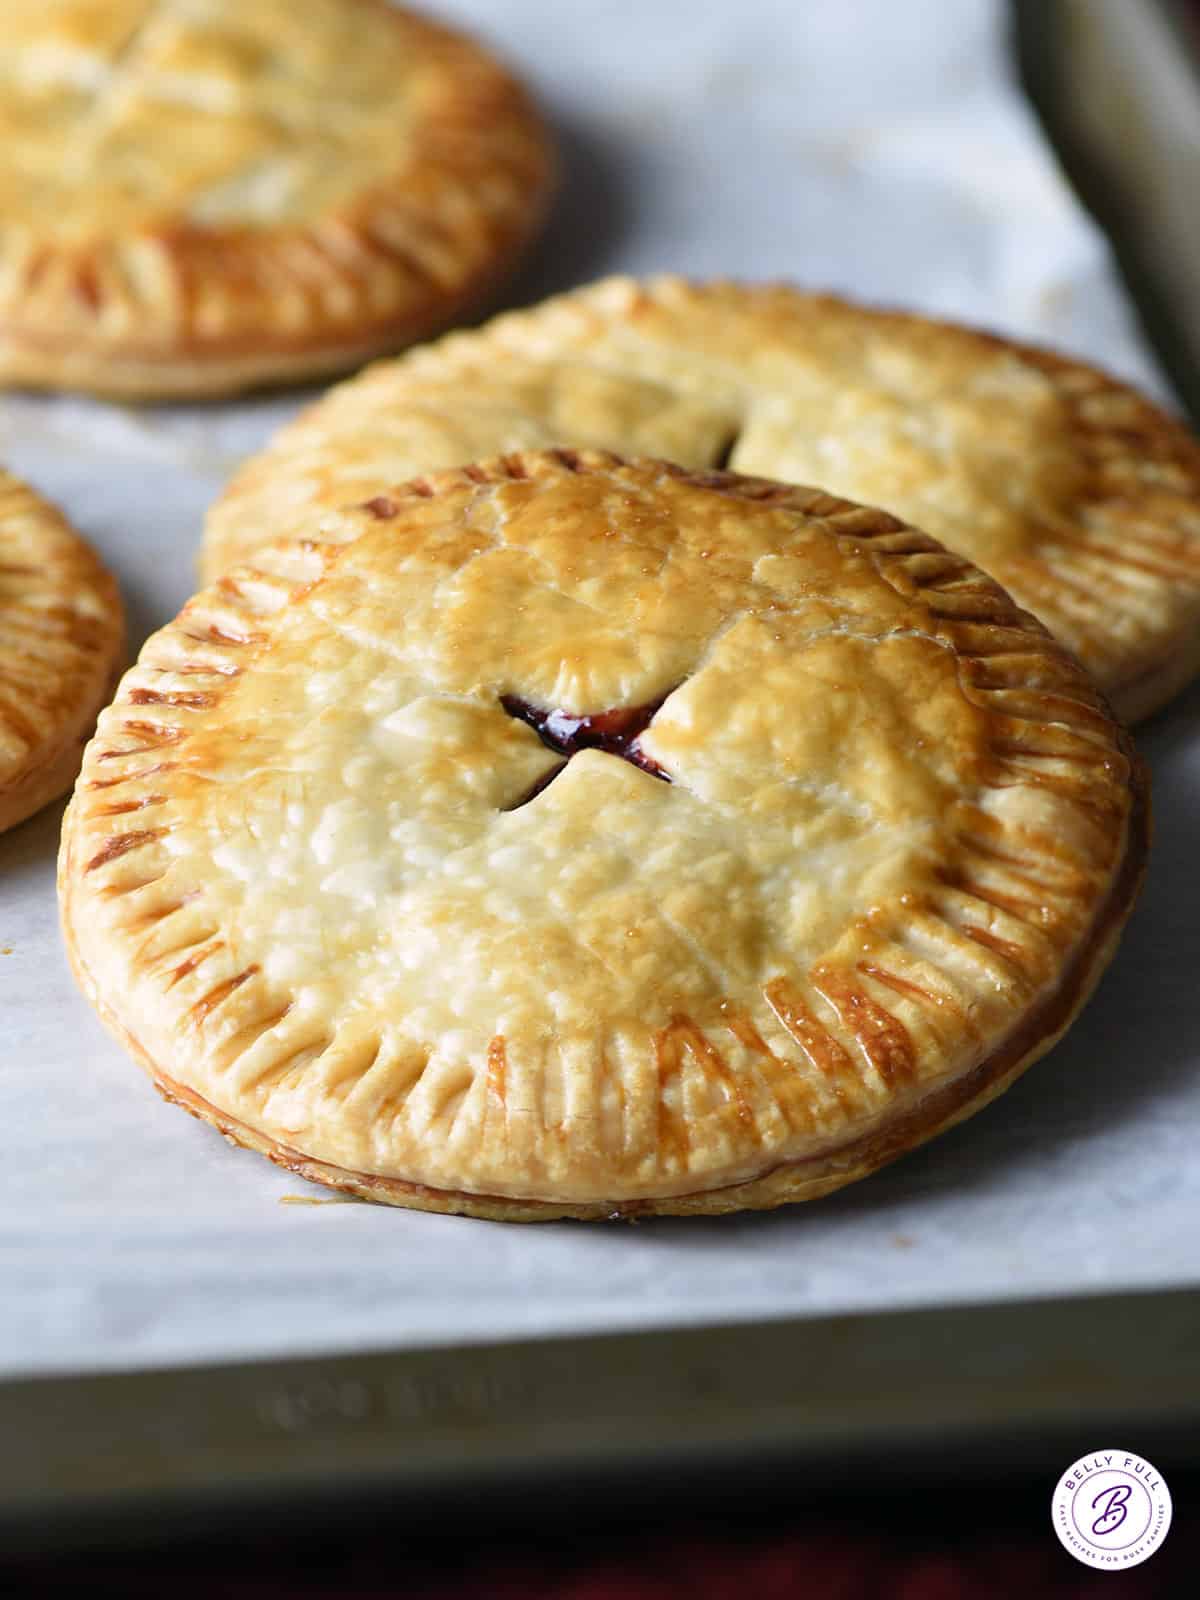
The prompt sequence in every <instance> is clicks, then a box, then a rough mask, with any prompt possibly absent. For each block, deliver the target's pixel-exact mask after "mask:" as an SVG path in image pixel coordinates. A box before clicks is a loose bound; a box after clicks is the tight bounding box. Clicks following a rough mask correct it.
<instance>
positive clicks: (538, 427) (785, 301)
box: [204, 278, 1200, 720]
mask: <svg viewBox="0 0 1200 1600" xmlns="http://www.w3.org/2000/svg"><path fill="white" fill-rule="evenodd" d="M556 444H559V445H561V444H565V445H593V446H599V447H601V448H605V449H612V450H617V451H619V452H623V453H625V454H637V455H656V456H658V455H661V456H666V457H668V458H669V459H671V460H673V461H678V462H680V463H681V464H682V465H684V466H688V467H701V466H714V465H725V464H726V463H728V464H729V465H731V466H733V467H735V468H737V469H738V470H740V471H743V472H761V473H765V474H768V475H769V476H771V477H775V478H783V479H788V480H790V481H794V482H800V483H819V484H822V485H823V486H824V487H826V488H828V489H829V490H831V491H832V492H835V493H837V494H845V495H848V496H849V497H851V498H852V499H855V500H860V501H864V502H866V503H868V504H871V505H879V506H884V507H886V508H887V509H888V510H889V511H893V512H895V513H896V514H897V515H898V516H901V517H905V518H907V519H908V520H910V521H912V522H914V523H916V524H917V526H919V527H921V528H924V529H925V530H926V531H927V532H929V533H931V534H933V535H934V536H935V537H936V538H938V539H940V540H942V541H943V542H944V543H945V544H947V545H949V546H950V547H951V549H953V550H956V551H959V552H961V553H962V554H963V555H965V556H967V557H968V558H969V559H970V560H971V561H973V562H975V563H976V564H977V565H979V566H981V567H983V568H984V570H985V571H987V572H988V573H990V574H991V576H992V577H994V578H995V579H996V580H997V581H998V582H1000V583H1002V584H1003V585H1004V586H1005V587H1006V588H1007V589H1008V590H1009V591H1010V592H1011V593H1012V594H1013V595H1014V596H1015V598H1016V599H1017V601H1018V602H1019V603H1020V604H1021V605H1023V606H1026V607H1028V608H1029V609H1030V610H1031V611H1033V612H1035V613H1036V615H1037V616H1038V617H1040V618H1041V620H1042V621H1043V622H1045V623H1046V625H1047V626H1048V627H1049V628H1050V630H1051V632H1052V633H1054V634H1055V635H1056V636H1057V637H1058V638H1059V639H1061V640H1062V641H1063V643H1065V644H1067V645H1068V646H1070V648H1071V649H1072V650H1073V651H1074V652H1075V653H1076V654H1077V655H1078V656H1079V657H1080V659H1081V660H1082V661H1083V662H1084V664H1085V665H1086V666H1087V667H1089V668H1090V669H1091V671H1092V672H1093V673H1094V675H1095V676H1096V678H1097V679H1098V681H1099V683H1100V685H1101V687H1102V688H1103V689H1105V691H1106V692H1107V694H1108V696H1109V698H1110V700H1111V701H1112V702H1113V703H1114V704H1115V706H1116V708H1117V710H1118V712H1119V713H1120V714H1122V715H1123V716H1124V717H1125V718H1126V719H1129V720H1132V719H1135V718H1137V717H1140V716H1144V715H1145V714H1147V713H1148V712H1150V711H1152V710H1153V709H1154V708H1155V707H1156V706H1158V705H1160V704H1161V703H1162V702H1163V701H1165V700H1166V699H1168V698H1169V697H1170V696H1171V694H1173V693H1174V692H1175V691H1176V690H1177V689H1178V688H1179V687H1181V686H1182V684H1184V683H1185V682H1186V681H1187V680H1188V679H1189V678H1190V677H1191V676H1192V675H1193V674H1194V673H1195V672H1196V671H1197V669H1198V668H1200V446H1198V445H1197V444H1196V442H1195V441H1194V440H1193V439H1192V438H1191V437H1190V436H1189V435H1188V434H1187V433H1186V431H1185V430H1184V429H1183V428H1182V427H1180V426H1179V424H1177V423H1176V422H1174V421H1172V420H1171V419H1170V418H1169V417H1167V416H1166V415H1165V414H1164V413H1163V412H1161V411H1159V410H1157V409H1156V408H1155V407H1154V406H1152V405H1150V404H1149V403H1148V402H1147V401H1145V400H1143V399H1142V398H1141V397H1140V396H1139V395H1137V394H1135V393H1134V392H1133V391H1132V390H1131V389H1128V388H1126V387H1125V386H1124V385H1122V384H1119V383H1116V382H1114V381H1113V380H1111V379H1110V378H1107V377H1105V376H1103V375H1102V374H1101V373H1099V372H1096V371H1094V370H1093V369H1092V368H1090V367H1085V366H1083V365H1081V364H1080V363H1079V362H1075V361H1068V360H1065V359H1063V358H1062V357H1059V356H1054V355H1050V354H1048V353H1047V352H1045V351H1040V350H1033V349H1029V348H1026V347H1023V346H1018V345H1014V344H1010V343H1008V342H1006V341H1004V340H1001V339H996V338H991V337H988V336H986V335H983V334H979V333H974V332H971V331H968V330H966V329H963V328H958V327H952V326H948V325H946V324H942V323H935V322H928V321H924V320H922V319H921V318H918V317H911V316H899V315H893V314H888V313H882V312H877V311H869V310H865V309H863V308H861V307H858V306H852V305H847V304H845V303H844V302H842V301H838V300H833V299H829V298H827V297H821V296H810V295H804V294H800V293H798V292H797V291H795V290H792V289H787V288H781V287H762V288H747V287H743V286H738V285H734V284H728V283H715V284H709V285H707V286H698V285H689V284H686V283H683V282H681V281H680V280H678V279H673V278H660V279H655V280H653V281H650V282H647V283H636V282H633V281H631V280H629V279H610V280H607V281H605V282H602V283H599V284H594V285H592V286H590V287H588V288H585V289H582V290H578V291H576V292H575V293H573V294H569V295H565V296H562V297H561V298H559V299H555V300H551V301H548V302H546V303H545V304H544V305H542V306H539V307H536V308H534V309H533V310H531V311H528V312H519V313H516V314H513V315H509V316H505V317H501V318H498V319H497V320H496V321H494V322H493V323H491V324H490V326H488V327H486V328H484V329H483V330H481V331H478V332H474V333H463V334H456V335H453V336H451V337H450V338H447V339H444V340H442V341H441V342H440V343H439V344H436V345H433V346H431V347H429V348H426V349H421V350H415V351H413V352H412V353H411V354H410V355H408V356H407V357H405V358H404V359H402V360H400V361H395V362H390V363H387V364H385V365H381V366H378V367H376V368H375V369H374V370H373V371H370V372H368V373H366V374H364V375H363V376H361V377H359V378H357V379H355V380H353V381H352V382H350V383H348V384H344V385H343V386H342V387H340V388H338V389H335V390H333V391H332V392H331V393H330V394H329V395H328V396H326V397H325V398H324V399H322V400H321V401H319V402H318V404H317V405H316V406H314V407H313V408H312V409H311V410H309V411H308V412H307V413H306V414H305V415H304V416H302V417H301V418H300V419H299V420H298V421H297V422H295V423H293V424H292V425H291V426H290V427H288V428H285V429H284V430H283V432H282V433H281V434H280V435H279V436H278V438H277V439H276V441H275V442H274V444H273V445H271V447H270V448H269V449H268V450H266V451H265V452H264V453H263V454H262V455H260V456H258V457H257V458H255V459H254V460H252V461H251V462H250V463H249V464H248V465H247V466H246V467H245V468H243V470H242V471H241V473H240V474H239V475H238V476H237V477H236V478H235V480H234V482H233V484H232V486H231V487H230V489H229V491H228V492H227V494H226V495H225V497H224V499H223V500H222V501H221V502H220V503H219V504H218V506H217V507H216V509H215V511H214V512H213V515H212V517H211V520H210V523H209V528H208V533H207V541H206V550H205V557H204V570H205V573H206V575H207V576H208V577H210V578H211V577H214V576H215V575H216V574H217V573H218V572H219V571H221V570H222V569H223V568H225V567H227V566H229V565H230V564H231V563H232V562H234V561H236V560H241V559H242V558H243V557H244V556H246V555H247V554H248V553H249V552H250V551H251V550H253V549H254V547H255V546H256V545H257V544H260V543H262V542H264V541H266V540H269V539H270V538H272V537H273V536H275V535H276V534H278V533H283V532H303V531H312V530H315V529H318V528H320V527H321V525H322V521H323V519H324V518H325V517H326V516H327V514H328V512H329V511H330V510H331V509H332V508H335V507H336V506H338V505H341V504H345V503H347V502H348V501H349V500H351V499H355V498H360V499H366V498H367V497H369V496H370V495H373V494H378V493H382V492H383V491H384V490H385V489H386V487H387V485H388V484H390V483H397V482H401V481H402V480H403V479H404V478H406V477H409V476H411V475H412V474H413V473H416V472H425V471H432V470H435V469H438V468H442V467H449V466H457V465H460V464H462V463H463V462H466V461H471V460H475V459H478V458H480V457H482V456H485V455H490V454H492V453H494V452H501V451H507V450H519V449H531V448H540V447H542V446H545V445H556Z"/></svg>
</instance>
